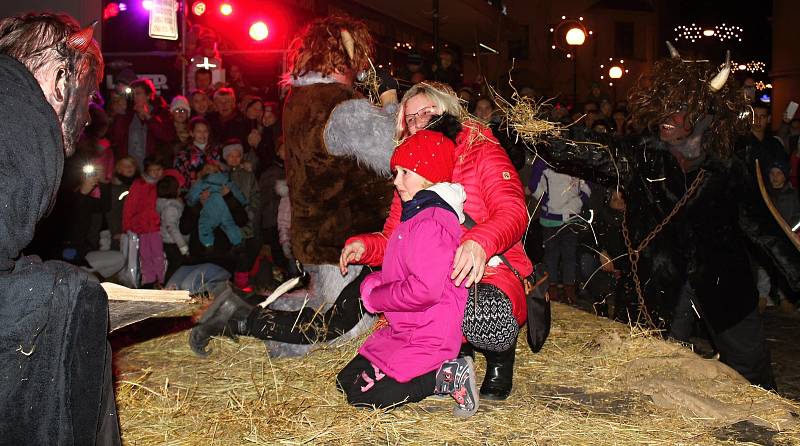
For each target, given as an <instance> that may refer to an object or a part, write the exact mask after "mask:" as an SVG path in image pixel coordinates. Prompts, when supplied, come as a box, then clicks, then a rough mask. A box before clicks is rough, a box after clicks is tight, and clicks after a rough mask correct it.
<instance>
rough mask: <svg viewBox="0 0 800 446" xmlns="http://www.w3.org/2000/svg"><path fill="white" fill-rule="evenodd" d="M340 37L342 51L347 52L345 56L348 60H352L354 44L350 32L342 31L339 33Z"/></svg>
mask: <svg viewBox="0 0 800 446" xmlns="http://www.w3.org/2000/svg"><path fill="white" fill-rule="evenodd" d="M341 35H342V45H344V50H345V51H347V55H348V56H349V57H350V60H353V57H355V52H356V50H355V47H356V42H355V41H354V40H353V36H352V35H351V34H350V31H348V30H346V29H343V30H342V31H341Z"/></svg>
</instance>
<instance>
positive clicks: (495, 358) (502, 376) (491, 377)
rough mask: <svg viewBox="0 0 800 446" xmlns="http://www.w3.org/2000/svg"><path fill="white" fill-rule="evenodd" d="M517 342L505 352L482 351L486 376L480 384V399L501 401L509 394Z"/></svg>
mask: <svg viewBox="0 0 800 446" xmlns="http://www.w3.org/2000/svg"><path fill="white" fill-rule="evenodd" d="M516 349H517V341H516V340H514V344H512V345H511V348H509V349H508V350H506V351H503V352H491V351H484V352H483V353H484V355H485V356H486V375H485V376H484V377H483V384H481V398H485V399H487V400H495V401H502V400H505V399H506V398H508V395H509V394H510V393H511V386H512V382H513V379H514V358H515V357H516Z"/></svg>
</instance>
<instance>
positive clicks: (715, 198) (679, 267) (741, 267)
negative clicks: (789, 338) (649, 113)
mask: <svg viewBox="0 0 800 446" xmlns="http://www.w3.org/2000/svg"><path fill="white" fill-rule="evenodd" d="M592 138H594V139H596V140H597V142H602V143H604V144H606V145H607V146H608V147H609V148H608V149H604V148H601V147H598V146H597V145H590V144H581V143H573V142H568V141H564V140H555V141H552V144H551V145H550V146H549V147H548V148H544V150H543V152H544V153H543V155H544V156H545V158H546V159H547V160H548V161H550V162H551V163H553V164H554V165H555V166H556V169H558V170H559V171H561V172H564V173H567V174H569V175H573V176H576V177H580V178H583V179H585V180H588V181H594V182H597V183H601V184H604V185H606V186H608V187H616V186H617V183H618V182H619V184H620V186H621V187H622V189H623V192H624V196H625V200H626V203H627V219H628V227H629V229H630V234H631V241H632V244H633V246H634V247H635V246H637V245H638V244H639V243H640V241H641V240H643V239H644V238H645V237H646V236H647V235H648V234H649V233H650V232H651V231H652V230H653V229H654V228H655V227H656V226H657V225H658V224H659V223H661V222H662V221H663V220H664V219H665V217H666V216H667V215H668V214H669V213H670V212H671V211H672V209H673V208H674V207H675V204H676V203H677V202H678V201H679V200H680V199H681V197H682V196H683V194H684V193H685V192H686V190H687V188H688V187H689V185H690V184H691V183H692V181H693V180H694V179H695V177H696V175H697V174H698V170H695V171H693V172H689V173H687V174H686V175H684V173H683V171H682V170H681V168H680V166H679V165H678V163H677V161H676V160H675V158H674V157H673V155H672V154H671V153H670V152H669V151H668V150H667V148H666V147H665V145H664V144H663V143H661V142H659V141H658V140H657V139H655V138H652V137H641V136H640V137H635V138H632V139H629V140H626V141H620V140H615V139H612V138H611V137H606V136H605V135H593V134H592V135H589V134H584V135H577V136H576V138H575V139H580V140H583V139H592ZM600 138H602V140H600ZM744 158H745V157H744V154H743V153H742V151H735V153H734V154H733V155H732V156H730V157H727V158H724V159H723V158H721V157H718V156H714V155H708V156H707V158H706V160H705V161H704V162H703V164H702V166H701V167H702V168H703V169H705V171H706V173H705V179H704V180H703V182H702V183H701V185H700V186H699V188H698V189H697V191H696V192H695V193H694V195H693V196H692V197H691V198H690V199H689V200H688V202H687V204H686V206H685V207H684V208H683V209H681V210H680V211H679V212H678V213H677V214H676V216H675V218H674V219H673V221H672V222H671V223H669V224H668V225H667V226H666V227H664V229H663V230H662V231H661V233H659V234H658V235H657V236H656V237H655V238H654V239H653V241H652V242H651V243H650V245H649V246H648V247H647V248H646V249H645V250H644V251H643V252H641V259H640V261H639V277H640V279H641V283H642V289H643V293H644V295H645V301H646V303H647V306H648V309H649V310H650V311H651V314H653V315H654V316H655V317H654V320H655V321H656V323H657V324H660V325H663V326H668V324H669V322H670V319H671V316H672V311H673V309H674V307H675V304H676V302H677V299H678V296H679V294H680V289H681V287H682V286H683V284H684V283H686V281H687V280H688V281H689V283H690V284H691V285H692V287H693V288H694V290H695V292H696V295H697V300H698V301H697V302H695V303H696V304H697V306H698V307H699V310H700V311H701V313H702V314H703V316H704V317H705V319H706V320H707V322H708V323H709V324H710V325H711V327H712V329H713V330H715V331H717V332H719V331H722V330H725V329H726V328H729V327H731V326H732V325H733V324H735V323H737V322H739V321H740V320H741V319H742V318H744V316H745V315H747V314H749V313H750V312H752V311H753V309H754V308H755V307H756V304H757V300H758V293H757V291H756V287H755V284H754V279H753V275H752V273H751V268H750V262H749V259H748V254H747V246H748V244H751V245H752V246H754V247H755V248H756V249H758V250H760V251H762V252H764V253H765V254H766V256H767V257H768V258H769V259H770V260H771V261H772V262H773V263H774V264H775V266H776V267H777V268H778V270H779V271H780V272H781V273H782V274H783V275H784V276H785V277H786V278H787V280H788V281H789V283H793V284H795V285H796V286H798V285H800V252H798V250H797V249H796V248H795V247H794V246H793V245H792V244H791V242H790V241H789V239H788V238H787V237H786V235H785V234H784V233H783V232H782V231H781V230H780V228H779V227H778V225H777V223H776V222H775V220H774V219H773V218H772V216H771V215H770V214H769V211H768V210H767V208H766V206H765V205H764V203H763V201H762V200H761V197H760V195H759V191H758V187H757V185H756V184H755V183H754V177H753V176H752V175H751V174H750V172H749V171H748V168H747V166H746V164H745V161H744Z"/></svg>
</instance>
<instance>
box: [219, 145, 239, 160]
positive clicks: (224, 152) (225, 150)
mask: <svg viewBox="0 0 800 446" xmlns="http://www.w3.org/2000/svg"><path fill="white" fill-rule="evenodd" d="M234 150H238V151H239V153H241V154H242V155H244V147H243V146H242V145H241V144H239V143H238V142H237V143H232V144H227V145H226V146H225V147H223V148H222V158H223V159H225V158H227V157H228V155H230V154H231V152H233V151H234Z"/></svg>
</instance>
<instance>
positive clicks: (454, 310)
mask: <svg viewBox="0 0 800 446" xmlns="http://www.w3.org/2000/svg"><path fill="white" fill-rule="evenodd" d="M425 192H429V196H428V197H426V198H424V199H420V196H421V195H423V194H424V193H425ZM437 196H438V197H439V198H441V199H442V200H444V201H445V202H446V205H444V204H437V202H438V201H439V200H437ZM464 198H465V195H464V189H463V188H462V187H461V186H460V185H458V184H448V183H438V184H436V185H434V186H432V187H431V188H429V189H427V190H423V191H420V192H418V193H417V194H416V195H415V196H414V198H413V199H412V200H411V201H409V202H408V203H405V204H404V217H406V218H407V219H405V220H404V221H403V222H401V223H400V224H399V225H398V226H397V228H396V229H395V230H394V232H393V233H392V236H391V238H390V239H389V243H388V244H387V246H386V253H385V256H384V261H383V269H382V270H381V271H378V272H375V273H372V276H373V277H372V279H370V278H369V277H368V278H367V279H365V283H366V281H367V280H378V281H379V282H380V283H381V284H380V285H378V286H376V287H375V288H373V289H372V292H371V293H370V294H369V296H365V297H362V299H363V300H364V307H365V308H367V309H370V310H372V311H373V312H376V313H379V312H380V313H383V314H384V315H385V316H386V320H387V321H388V322H389V325H388V326H386V327H384V328H382V329H380V330H378V331H376V332H374V333H373V334H372V335H371V336H370V337H369V338H368V339H367V340H366V341H365V342H364V345H362V346H361V349H360V350H359V353H361V355H362V356H364V357H365V358H367V359H369V361H370V362H371V363H372V364H374V365H375V366H376V367H378V368H379V369H381V370H382V371H383V372H384V373H386V374H387V375H389V376H390V377H392V378H394V379H395V380H397V381H399V382H408V381H410V380H411V379H413V378H415V377H417V376H420V375H423V374H425V373H428V372H430V371H432V370H436V369H437V368H438V367H439V366H440V365H441V364H442V362H443V361H445V360H447V359H452V358H455V357H456V356H457V354H458V350H459V348H460V347H461V320H462V319H463V316H464V308H465V307H466V304H467V289H466V288H465V287H464V286H463V285H462V286H460V287H456V286H455V285H454V284H453V281H452V280H450V271H451V270H452V265H453V256H454V255H455V252H456V249H458V245H459V244H460V240H461V225H460V224H461V223H462V222H463V221H464V214H463V210H462V208H463V201H464ZM447 205H449V209H448V208H447ZM408 206H412V207H413V208H412V209H407V207H408ZM409 211H410V212H409Z"/></svg>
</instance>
